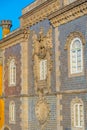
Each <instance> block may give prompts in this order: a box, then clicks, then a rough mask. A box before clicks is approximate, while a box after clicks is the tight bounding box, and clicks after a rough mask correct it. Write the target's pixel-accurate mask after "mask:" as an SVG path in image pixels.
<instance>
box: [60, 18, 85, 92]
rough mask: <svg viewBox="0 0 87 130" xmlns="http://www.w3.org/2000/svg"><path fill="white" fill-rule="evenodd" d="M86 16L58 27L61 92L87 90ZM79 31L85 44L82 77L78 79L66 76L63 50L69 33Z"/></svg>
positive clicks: (65, 53) (66, 55)
mask: <svg viewBox="0 0 87 130" xmlns="http://www.w3.org/2000/svg"><path fill="white" fill-rule="evenodd" d="M86 21H87V16H83V17H81V18H79V19H76V20H74V21H72V22H69V23H67V24H64V25H62V26H60V27H59V29H58V31H59V33H60V35H59V37H58V38H59V41H60V53H61V54H60V64H61V66H60V71H61V76H60V80H61V90H74V89H85V88H87V80H86V79H87V22H86ZM75 31H79V32H81V33H82V34H83V36H84V37H85V39H86V44H85V45H84V54H83V55H84V59H83V60H84V75H83V76H79V77H69V76H68V71H70V70H69V69H68V53H69V52H68V50H64V47H65V43H66V40H67V36H69V35H70V33H71V32H75Z"/></svg>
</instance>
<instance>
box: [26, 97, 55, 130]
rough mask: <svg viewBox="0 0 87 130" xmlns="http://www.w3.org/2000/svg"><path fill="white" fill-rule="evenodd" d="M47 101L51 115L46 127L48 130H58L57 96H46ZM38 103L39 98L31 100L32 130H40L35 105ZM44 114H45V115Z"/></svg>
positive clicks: (30, 127)
mask: <svg viewBox="0 0 87 130" xmlns="http://www.w3.org/2000/svg"><path fill="white" fill-rule="evenodd" d="M45 99H46V100H47V103H48V104H49V107H50V115H49V118H48V122H47V125H46V128H45V129H46V130H56V129H57V121H56V115H57V114H56V96H46V97H45ZM37 101H38V97H31V98H29V116H28V117H29V118H28V122H29V129H30V130H40V125H39V122H38V120H37V118H36V115H35V105H36V103H37ZM43 114H44V113H43Z"/></svg>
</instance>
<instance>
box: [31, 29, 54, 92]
mask: <svg viewBox="0 0 87 130" xmlns="http://www.w3.org/2000/svg"><path fill="white" fill-rule="evenodd" d="M32 41H33V45H32V46H33V54H32V56H33V63H34V64H33V72H34V86H35V92H36V93H38V91H39V90H40V88H41V91H42V92H43V93H44V90H46V91H47V92H50V85H51V83H50V82H51V70H52V47H53V46H52V27H50V28H49V30H48V32H47V34H46V35H44V32H43V28H41V29H40V32H39V34H36V33H35V32H34V31H33V36H32ZM41 60H46V61H47V75H46V79H45V80H42V81H41V80H40V61H41Z"/></svg>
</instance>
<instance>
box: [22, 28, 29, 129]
mask: <svg viewBox="0 0 87 130" xmlns="http://www.w3.org/2000/svg"><path fill="white" fill-rule="evenodd" d="M28 31H29V30H28V29H24V32H23V35H24V39H23V42H22V43H21V47H22V50H21V55H22V59H21V62H22V67H21V70H22V77H21V79H22V84H21V85H22V91H21V94H22V95H24V96H23V97H21V102H22V105H21V107H20V109H21V111H22V113H21V119H22V122H21V127H22V130H28V97H27V96H26V95H28V86H29V84H28V77H29V76H28V36H29V33H28Z"/></svg>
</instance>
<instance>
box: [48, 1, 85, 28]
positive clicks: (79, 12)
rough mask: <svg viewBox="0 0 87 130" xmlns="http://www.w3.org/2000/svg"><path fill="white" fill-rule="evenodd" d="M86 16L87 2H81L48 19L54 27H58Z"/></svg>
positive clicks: (74, 3)
mask: <svg viewBox="0 0 87 130" xmlns="http://www.w3.org/2000/svg"><path fill="white" fill-rule="evenodd" d="M85 14H87V1H86V0H79V1H75V2H73V3H72V4H69V5H67V6H65V7H63V8H62V9H60V10H58V11H56V12H55V13H53V14H52V15H49V16H48V19H49V20H50V22H51V24H52V25H53V26H54V27H57V26H60V25H62V24H65V23H67V22H70V21H72V20H74V19H76V18H79V17H81V16H84V15H85Z"/></svg>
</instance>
